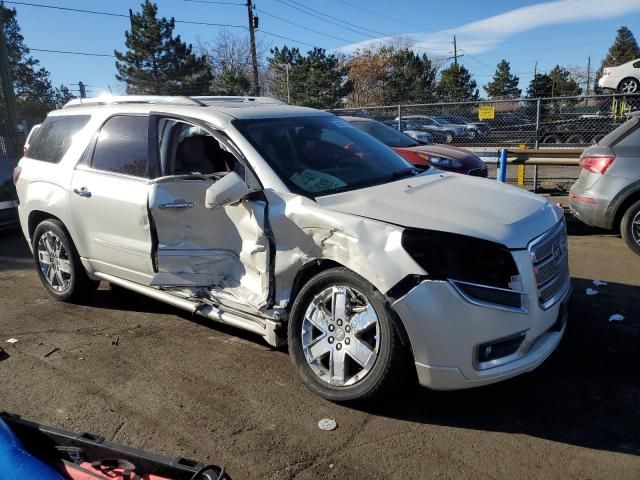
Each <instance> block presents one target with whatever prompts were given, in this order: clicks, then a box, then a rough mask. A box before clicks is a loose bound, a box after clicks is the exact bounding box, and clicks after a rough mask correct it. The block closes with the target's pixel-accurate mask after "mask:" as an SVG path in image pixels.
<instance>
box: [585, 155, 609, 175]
mask: <svg viewBox="0 0 640 480" xmlns="http://www.w3.org/2000/svg"><path fill="white" fill-rule="evenodd" d="M615 159H616V157H598V156H595V157H582V158H581V159H580V166H581V167H582V168H585V169H587V170H589V171H590V172H593V173H604V172H606V171H607V169H608V168H609V167H610V166H611V164H612V163H613V161H614V160H615Z"/></svg>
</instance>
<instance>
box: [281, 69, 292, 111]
mask: <svg viewBox="0 0 640 480" xmlns="http://www.w3.org/2000/svg"><path fill="white" fill-rule="evenodd" d="M279 66H280V67H283V68H284V69H285V71H286V72H287V104H289V105H290V104H291V92H290V90H289V69H290V68H291V64H290V63H280V64H279Z"/></svg>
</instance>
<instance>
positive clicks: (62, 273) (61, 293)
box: [32, 219, 100, 302]
mask: <svg viewBox="0 0 640 480" xmlns="http://www.w3.org/2000/svg"><path fill="white" fill-rule="evenodd" d="M32 247H33V258H34V260H35V263H36V267H37V271H38V276H39V277H40V281H41V282H42V284H43V285H44V286H45V288H46V289H47V291H48V292H49V294H50V295H51V296H53V297H54V298H56V299H58V300H62V301H63V302H76V301H78V300H80V299H81V298H83V297H84V296H85V295H87V294H88V293H90V292H91V291H93V290H95V289H96V288H98V284H99V283H100V282H98V281H95V280H91V279H90V278H89V277H88V276H87V272H86V271H85V270H84V267H83V266H82V263H81V262H80V256H79V255H78V252H77V251H76V248H75V246H74V245H73V242H72V241H71V238H70V237H69V234H68V233H67V231H66V229H65V228H64V225H63V224H62V222H60V221H58V220H53V219H50V220H45V221H43V222H41V223H40V224H39V225H38V226H37V227H36V229H35V231H34V233H33V238H32Z"/></svg>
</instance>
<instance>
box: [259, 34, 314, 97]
mask: <svg viewBox="0 0 640 480" xmlns="http://www.w3.org/2000/svg"><path fill="white" fill-rule="evenodd" d="M267 64H268V65H269V77H270V80H269V92H270V94H271V95H273V96H274V97H276V98H279V99H281V100H284V101H286V100H287V68H288V69H289V96H290V98H291V104H292V105H297V104H298V102H299V98H298V92H299V91H300V90H301V89H302V88H304V85H303V83H304V79H305V70H306V68H305V67H304V65H303V58H302V55H301V54H300V50H299V49H297V48H295V47H294V48H289V47H287V46H286V45H284V46H283V47H282V48H278V47H275V48H272V49H271V57H269V58H268V59H267Z"/></svg>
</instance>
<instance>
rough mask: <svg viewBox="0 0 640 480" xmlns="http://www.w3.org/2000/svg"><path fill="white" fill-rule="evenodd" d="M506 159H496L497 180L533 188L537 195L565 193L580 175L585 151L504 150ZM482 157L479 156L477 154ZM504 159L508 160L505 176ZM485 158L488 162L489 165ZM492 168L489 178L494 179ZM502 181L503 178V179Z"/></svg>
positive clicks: (548, 149)
mask: <svg viewBox="0 0 640 480" xmlns="http://www.w3.org/2000/svg"><path fill="white" fill-rule="evenodd" d="M501 150H503V151H504V154H503V155H498V156H497V157H494V158H495V160H496V161H495V177H496V178H497V179H499V180H501V181H504V182H507V183H515V184H517V185H519V186H523V187H526V186H530V187H531V190H533V191H534V192H538V191H540V190H544V191H554V192H566V191H567V190H568V189H569V188H570V186H571V184H573V182H574V181H575V180H576V179H577V178H578V176H579V174H580V165H579V163H580V155H581V154H582V151H583V149H582V148H544V149H501ZM476 153H480V152H476ZM501 157H503V158H504V160H505V170H504V172H503V175H502V176H501V175H500V174H501V173H502V170H501ZM487 160H489V159H487V158H486V157H485V161H487ZM487 163H488V164H489V165H490V167H489V175H490V176H493V168H491V165H492V164H493V163H494V162H491V161H487ZM501 177H502V178H501Z"/></svg>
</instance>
